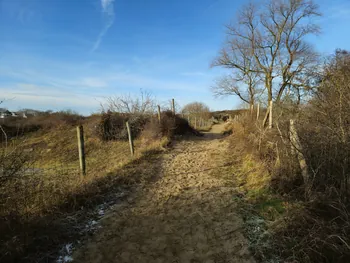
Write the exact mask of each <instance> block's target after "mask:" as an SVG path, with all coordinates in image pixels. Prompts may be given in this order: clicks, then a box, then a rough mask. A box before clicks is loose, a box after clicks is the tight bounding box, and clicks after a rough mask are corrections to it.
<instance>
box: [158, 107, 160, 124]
mask: <svg viewBox="0 0 350 263" xmlns="http://www.w3.org/2000/svg"><path fill="white" fill-rule="evenodd" d="M158 122H159V123H160V106H159V105H158Z"/></svg>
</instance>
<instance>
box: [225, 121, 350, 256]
mask: <svg viewBox="0 0 350 263" xmlns="http://www.w3.org/2000/svg"><path fill="white" fill-rule="evenodd" d="M303 118H306V117H303ZM288 120H289V119H288ZM304 121H305V123H303V122H299V126H298V130H299V131H302V133H300V137H301V141H302V143H303V147H304V149H303V152H304V154H305V156H306V162H307V164H309V166H308V170H309V172H310V176H311V177H312V178H313V179H312V182H313V184H312V185H311V186H310V185H308V184H306V183H305V181H304V180H303V177H302V175H301V170H300V167H299V163H298V160H297V159H296V158H295V156H293V155H292V154H291V146H290V142H289V140H288V124H287V122H284V121H283V119H279V124H277V125H278V127H275V128H274V129H272V130H265V129H262V128H261V127H260V124H257V123H256V122H255V121H251V119H250V118H248V117H247V118H245V119H242V120H241V121H239V122H235V123H233V124H231V128H232V133H233V134H232V135H231V136H230V142H231V146H230V147H229V150H228V152H229V154H227V155H226V156H229V157H226V158H229V159H233V163H234V164H233V165H232V166H231V168H230V170H229V171H228V173H227V174H228V175H227V176H226V177H227V179H228V180H231V181H232V183H233V185H234V186H235V187H236V189H237V191H238V194H237V195H236V198H237V200H240V201H241V202H240V203H241V210H242V213H243V214H244V215H245V221H246V234H247V236H248V237H249V239H250V241H251V249H252V251H253V253H254V255H255V257H256V258H257V259H258V260H260V261H261V262H349V260H350V247H349V243H350V242H349V241H350V240H349V238H348V237H349V234H350V227H349V226H350V217H349V216H350V213H349V207H348V205H347V202H345V200H346V199H343V198H344V196H346V195H347V193H346V192H344V187H343V186H342V184H337V181H336V178H341V177H336V176H337V173H338V172H339V173H342V172H343V170H338V168H337V166H338V164H339V163H340V164H341V163H342V158H343V155H341V154H340V155H337V154H336V153H335V152H333V153H331V152H332V150H334V148H327V149H328V154H329V155H325V153H324V152H323V151H319V149H320V147H321V148H323V149H325V147H326V146H327V144H328V143H331V142H332V137H330V138H326V137H322V133H318V134H317V136H315V137H314V138H313V137H308V136H309V135H310V134H311V133H312V132H314V131H315V130H317V129H318V130H319V127H318V126H317V121H316V122H314V125H311V123H310V122H311V120H310V119H305V120H304ZM323 125H324V123H322V125H321V126H323ZM321 126H320V127H321ZM310 127H311V128H310ZM323 136H325V134H323ZM319 137H322V138H323V139H322V140H320V139H317V138H319ZM306 138H308V139H307V140H306ZM343 147H344V146H343ZM345 147H346V146H345ZM345 149H346V148H345ZM345 149H344V150H345ZM335 159H337V160H338V162H337V164H336V165H333V166H332V167H333V171H332V172H331V173H330V174H328V175H327V172H328V171H330V170H332V167H331V166H329V165H331V164H332V163H334V160H335ZM315 163H317V164H320V163H327V164H328V166H326V167H324V166H318V170H316V168H315ZM346 176H348V175H346ZM327 178H328V179H327ZM330 180H331V181H330Z"/></svg>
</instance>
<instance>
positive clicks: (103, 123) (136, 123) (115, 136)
mask: <svg viewBox="0 0 350 263" xmlns="http://www.w3.org/2000/svg"><path fill="white" fill-rule="evenodd" d="M126 121H128V122H129V124H130V129H131V134H132V136H133V137H134V138H136V137H137V136H138V135H139V134H140V132H141V131H142V130H143V128H144V126H145V125H146V123H147V122H148V121H149V117H147V116H144V115H132V114H120V113H113V112H107V113H103V114H102V115H101V119H100V122H99V124H98V125H97V127H96V132H97V135H98V136H99V138H100V139H102V140H104V141H109V140H127V139H128V133H127V130H126V125H125V123H126Z"/></svg>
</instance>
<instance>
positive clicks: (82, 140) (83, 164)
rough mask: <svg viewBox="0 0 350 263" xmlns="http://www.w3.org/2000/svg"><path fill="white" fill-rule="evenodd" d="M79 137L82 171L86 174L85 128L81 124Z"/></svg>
mask: <svg viewBox="0 0 350 263" xmlns="http://www.w3.org/2000/svg"><path fill="white" fill-rule="evenodd" d="M77 137H78V149H79V164H80V171H81V173H82V174H83V175H85V174H86V163H85V147H84V128H83V126H82V125H79V126H78V127H77Z"/></svg>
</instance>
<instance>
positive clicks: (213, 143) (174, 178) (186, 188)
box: [73, 125, 254, 263]
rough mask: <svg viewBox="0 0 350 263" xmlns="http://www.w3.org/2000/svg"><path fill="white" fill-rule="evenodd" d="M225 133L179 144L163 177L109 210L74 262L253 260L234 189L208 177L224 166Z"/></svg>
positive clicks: (217, 130) (166, 158)
mask: <svg viewBox="0 0 350 263" xmlns="http://www.w3.org/2000/svg"><path fill="white" fill-rule="evenodd" d="M222 129H223V126H222V125H217V126H214V127H213V129H212V131H211V132H209V133H207V134H206V135H205V136H204V138H200V139H198V138H193V139H191V140H185V141H181V142H178V143H177V144H176V145H175V146H174V149H172V150H171V151H169V152H168V153H167V154H165V155H164V158H163V159H162V161H161V164H160V165H161V166H162V169H161V174H160V175H159V179H158V180H157V181H156V182H154V183H152V184H150V185H148V187H145V188H143V189H142V190H141V191H140V192H139V193H138V194H137V195H136V196H135V198H133V199H132V200H129V203H127V204H124V205H122V206H120V207H118V208H116V209H114V210H113V211H111V212H110V213H109V215H107V216H106V218H105V219H104V220H103V222H102V228H101V229H100V230H99V231H98V233H97V234H96V235H95V236H94V237H92V238H91V240H90V241H89V242H88V243H87V244H86V245H85V246H84V247H82V248H81V249H80V250H79V251H77V252H76V253H75V255H74V256H73V258H74V259H75V262H101V263H102V262H167V263H168V262H254V260H253V259H252V257H251V256H250V254H249V251H248V249H247V241H246V240H245V238H244V237H243V235H242V233H241V232H242V231H241V230H242V229H241V228H242V220H241V219H240V217H239V216H238V215H237V214H236V205H235V202H234V200H233V198H232V196H233V191H232V188H231V187H226V186H225V181H224V180H221V179H219V178H218V177H217V176H216V177H213V176H212V175H210V173H211V171H212V170H213V169H220V168H217V167H220V165H224V164H223V163H222V161H220V158H218V156H219V155H220V151H222V149H224V148H225V145H226V142H225V140H222V139H221V136H220V134H219V133H220V132H221V131H222Z"/></svg>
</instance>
